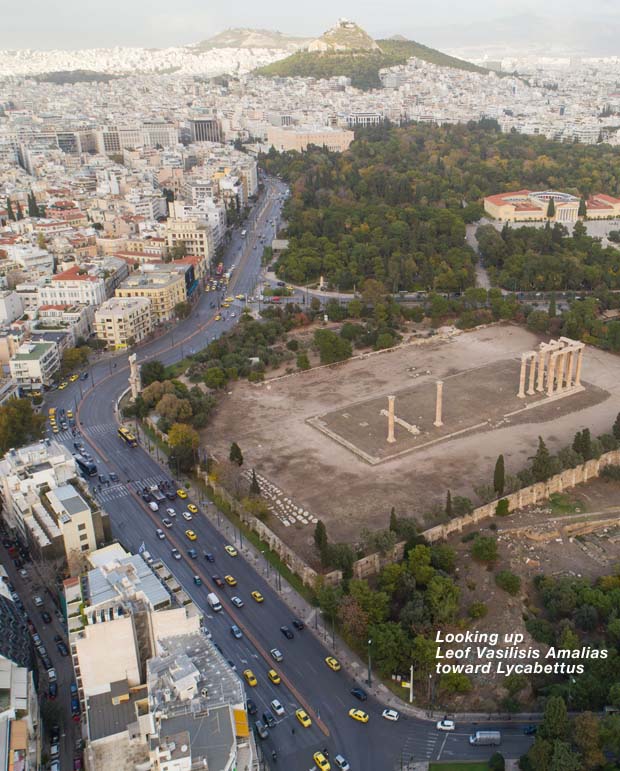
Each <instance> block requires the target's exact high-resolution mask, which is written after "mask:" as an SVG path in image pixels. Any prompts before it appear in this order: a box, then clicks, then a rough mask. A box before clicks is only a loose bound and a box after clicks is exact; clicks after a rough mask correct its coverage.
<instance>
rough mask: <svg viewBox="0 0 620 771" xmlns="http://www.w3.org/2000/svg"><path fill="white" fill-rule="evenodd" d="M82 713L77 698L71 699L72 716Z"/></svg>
mask: <svg viewBox="0 0 620 771" xmlns="http://www.w3.org/2000/svg"><path fill="white" fill-rule="evenodd" d="M79 712H80V701H79V699H78V697H77V696H72V697H71V714H72V715H76V714H79Z"/></svg>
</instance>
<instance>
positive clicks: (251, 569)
mask: <svg viewBox="0 0 620 771" xmlns="http://www.w3.org/2000/svg"><path fill="white" fill-rule="evenodd" d="M265 188H266V189H265V193H264V201H261V202H259V203H258V204H257V205H256V206H255V209H254V212H253V213H252V215H251V218H250V220H249V221H248V222H246V223H245V225H244V227H245V228H246V229H247V231H248V233H247V236H246V238H245V239H243V238H241V236H240V235H239V234H237V233H235V235H233V237H232V239H231V241H230V244H229V246H228V247H227V252H226V257H225V260H224V263H225V266H226V267H227V268H229V267H230V266H231V265H232V264H235V266H236V268H235V271H234V273H233V276H232V278H231V281H230V284H229V287H228V289H227V293H229V294H232V295H234V294H236V293H248V294H250V293H253V292H255V291H256V290H255V287H256V285H257V278H258V275H259V271H260V258H261V254H262V246H261V243H260V236H261V235H262V236H263V237H264V238H265V239H266V241H267V243H269V241H270V239H271V238H272V237H273V234H274V228H275V227H276V223H277V219H278V216H279V208H280V200H279V195H280V194H281V193H282V192H283V190H284V186H283V185H282V184H279V183H277V182H274V181H271V180H269V181H267V183H266V185H265ZM209 297H210V296H209V294H205V293H203V294H202V296H201V297H200V299H199V300H198V302H197V303H196V305H195V306H194V309H193V312H192V314H191V316H190V317H188V318H187V319H185V320H184V321H181V322H180V323H179V324H178V325H176V326H175V328H174V330H171V331H170V332H168V333H167V334H165V335H162V336H161V337H159V338H158V339H156V340H154V341H151V342H149V343H147V344H146V345H144V346H141V347H139V348H138V349H137V353H138V360H139V362H144V361H146V360H148V359H151V358H157V359H159V360H161V361H163V362H164V363H166V364H168V363H171V362H174V361H176V360H178V359H180V358H182V357H183V355H186V354H187V353H189V352H190V351H191V350H199V349H201V348H202V347H204V346H205V345H206V343H207V342H208V341H209V340H210V339H212V338H213V337H217V336H219V335H220V334H221V333H222V332H223V331H224V330H225V329H228V328H230V327H231V326H232V325H233V324H234V323H235V319H234V318H231V317H230V316H229V317H228V318H227V319H226V320H223V321H221V322H215V321H214V320H213V316H214V314H215V313H216V312H217V310H214V309H210V302H212V300H210V299H209ZM241 305H242V304H241V303H240V302H239V301H237V302H236V306H238V308H239V310H240V309H241ZM90 374H91V377H90V379H89V381H85V383H84V385H87V386H88V388H87V390H86V391H85V392H84V391H83V388H82V385H83V384H82V383H81V382H80V381H78V382H76V383H73V384H71V385H70V386H69V387H68V388H67V389H66V390H65V391H62V392H58V391H56V392H54V393H53V394H51V395H50V396H49V397H48V399H47V404H46V406H56V407H65V408H66V409H75V411H76V417H77V424H78V426H79V429H80V431H81V437H82V439H83V440H84V441H85V443H86V444H87V446H88V448H89V449H90V451H91V453H92V455H93V456H94V458H95V462H96V464H97V467H98V471H99V473H105V474H107V473H109V472H110V471H113V472H116V473H117V474H118V476H119V481H118V482H117V483H115V484H113V485H105V486H103V487H102V489H101V490H98V491H97V493H96V494H95V497H96V498H97V500H98V501H99V502H100V503H101V505H102V506H103V507H104V508H105V509H106V510H107V511H108V512H109V514H110V518H111V521H112V532H113V535H114V536H115V537H116V538H118V540H119V541H120V542H121V543H122V544H123V545H124V546H125V547H126V548H128V549H130V550H131V551H133V552H137V551H138V550H139V548H140V547H141V545H144V547H145V548H146V549H147V550H148V551H149V552H150V554H151V555H152V556H153V557H155V558H161V559H162V560H163V561H164V562H166V564H167V565H168V566H169V568H170V569H171V571H172V572H173V574H174V575H175V577H176V578H177V579H178V580H179V581H180V583H181V584H182V585H183V587H184V588H185V589H186V591H187V592H188V593H189V594H190V595H191V596H192V598H193V599H194V600H195V602H196V604H197V605H198V606H199V607H200V608H201V609H202V610H203V613H204V618H205V624H206V626H207V627H208V629H209V631H210V632H211V633H212V635H213V639H214V641H215V642H216V643H217V644H218V645H219V646H220V647H221V649H222V651H223V653H224V655H225V657H226V658H228V659H230V660H231V661H232V662H233V663H234V665H235V666H236V669H237V671H238V672H240V671H241V670H243V669H244V668H246V667H250V668H251V669H252V670H253V671H254V674H255V675H256V677H257V679H258V686H257V687H256V688H249V687H247V688H246V691H247V692H248V694H247V695H248V696H250V697H251V698H253V699H254V700H255V701H256V703H257V705H258V711H259V716H260V714H262V711H263V709H264V708H265V707H266V706H267V705H268V703H269V702H270V701H271V700H272V699H274V698H278V699H279V700H280V701H281V702H282V704H283V706H284V708H285V715H284V716H283V717H282V718H280V719H279V722H278V725H277V726H276V727H275V728H274V729H273V731H272V732H271V736H270V738H269V739H267V740H266V742H264V746H265V748H266V749H267V750H268V752H267V755H268V756H269V755H270V751H271V749H272V748H274V747H275V748H277V751H278V754H279V757H280V758H281V762H280V764H279V766H280V767H282V768H286V769H291V771H297V769H299V771H307V769H308V768H311V767H312V754H313V753H314V752H315V751H316V750H317V749H322V748H327V749H328V750H329V752H330V755H332V756H333V754H336V753H337V752H340V753H342V754H344V755H345V756H346V757H347V759H348V760H349V762H350V763H351V765H352V768H355V769H360V771H361V770H363V769H366V770H367V771H377V769H391V768H398V767H399V764H400V763H401V762H404V761H407V760H408V759H411V758H414V759H416V760H424V759H430V758H442V759H444V758H445V759H453V758H470V757H471V758H480V759H485V758H488V757H489V755H490V754H492V753H491V752H490V751H489V749H488V748H484V747H471V746H470V745H469V743H468V741H467V736H468V735H469V733H470V732H471V730H474V726H471V725H458V730H457V731H456V732H454V733H452V734H443V733H440V732H438V731H437V730H436V729H435V726H434V724H433V723H430V722H427V721H425V720H420V719H414V718H406V717H405V716H403V717H401V719H400V720H399V721H398V722H394V723H391V722H388V721H384V720H383V719H382V718H381V711H382V709H383V705H381V704H379V703H378V702H376V701H375V700H374V699H373V698H369V699H368V701H366V702H364V703H363V704H360V702H358V701H357V700H356V699H355V698H353V697H352V696H351V695H350V690H351V688H353V687H355V686H356V685H357V686H359V685H360V683H356V682H355V681H354V680H353V678H352V677H351V676H350V675H349V674H347V672H345V671H344V670H342V671H340V672H333V671H331V670H330V669H329V668H328V666H327V665H326V664H325V661H324V659H325V657H326V656H328V655H330V654H331V653H332V651H331V650H329V648H326V647H325V646H324V645H323V644H322V643H321V642H320V641H319V639H318V638H317V637H316V636H315V635H314V634H313V633H312V631H311V629H305V630H303V631H302V632H297V631H295V632H294V639H292V640H287V639H286V638H285V637H284V635H283V634H282V633H281V632H280V629H279V628H280V626H281V625H288V626H291V622H292V619H293V613H292V612H291V610H290V609H289V607H288V606H287V605H286V604H285V603H284V601H283V599H282V596H280V594H279V593H278V592H277V591H276V590H275V589H274V588H273V587H272V585H271V584H270V583H269V581H268V580H267V579H268V573H269V570H270V569H269V568H268V566H267V563H266V562H263V561H262V560H261V559H258V560H257V559H256V558H255V554H254V552H253V550H251V549H249V548H248V545H247V544H245V543H243V544H242V539H241V534H240V533H239V532H238V531H236V530H235V528H233V526H232V525H231V524H230V523H227V521H226V520H225V519H224V518H223V517H222V516H221V515H219V514H218V513H217V512H215V510H214V507H213V506H212V504H208V505H207V504H206V503H205V502H200V501H194V503H196V504H199V508H200V510H201V511H200V513H199V514H198V515H196V516H194V518H193V519H192V521H191V522H185V521H184V520H183V518H182V517H181V512H182V511H183V510H185V505H184V504H186V503H188V502H189V501H185V502H184V501H181V500H179V499H177V500H176V501H174V503H173V504H172V507H173V508H174V509H175V511H176V512H177V516H176V517H175V518H174V524H173V526H172V527H171V528H170V529H168V530H166V531H165V532H166V539H165V540H160V539H159V538H158V537H157V536H156V533H155V530H156V528H157V527H161V519H162V517H163V516H166V515H165V513H164V511H160V512H152V511H151V510H150V509H149V508H148V507H147V506H146V504H144V503H143V501H142V500H141V499H140V497H139V495H138V494H137V490H138V489H139V488H140V487H142V486H144V485H145V484H147V485H149V484H153V483H156V482H157V481H159V480H161V479H164V478H166V479H167V478H170V475H169V473H168V472H167V471H166V470H165V469H164V468H163V467H162V466H160V465H159V464H158V463H157V461H156V460H155V459H153V458H152V457H151V456H149V454H148V453H147V452H146V451H145V449H143V447H141V446H139V447H137V448H133V449H132V448H129V447H127V446H126V445H125V444H124V443H123V442H122V440H121V439H120V438H119V437H118V435H117V432H116V430H117V422H116V419H115V405H116V401H117V399H118V398H119V396H120V395H121V394H122V393H123V392H124V391H125V390H126V389H127V386H128V381H127V376H128V367H127V365H126V358H125V357H124V356H123V357H120V356H119V357H115V358H114V359H108V358H102V359H101V360H100V361H99V362H97V363H96V364H94V365H93V366H92V367H91V369H90ZM56 438H57V439H59V440H60V441H62V442H64V443H65V445H66V446H67V447H68V448H69V449H70V450H71V451H73V446H72V442H73V437H72V436H71V433H70V432H69V431H65V432H61V433H60V434H58V435H57V437H56ZM91 481H92V482H93V485H94V486H97V487H99V486H100V485H99V484H98V482H97V478H96V477H93V478H92V480H91ZM166 505H167V504H162V506H163V508H165V507H166ZM205 510H208V511H209V515H208V516H206V515H205ZM218 523H219V525H218ZM186 528H191V529H193V530H194V531H195V532H196V534H197V536H198V539H197V541H196V542H193V543H190V541H189V540H187V538H186V536H185V535H184V530H185V529H186ZM226 543H232V544H234V545H235V546H236V547H237V548H238V549H239V552H240V554H239V556H238V557H235V558H233V557H230V556H228V555H227V554H226V552H225V551H224V545H225V544H226ZM190 546H193V547H195V548H196V549H197V552H198V559H196V560H192V559H191V558H190V557H189V556H188V555H187V549H188V548H189V547H190ZM173 547H176V548H178V549H179V551H180V552H181V554H182V559H181V560H179V561H177V560H174V559H173V558H172V556H171V549H172V548H173ZM204 550H206V551H210V552H213V553H214V555H215V563H209V562H207V561H206V560H205V558H204V556H203V551H204ZM228 573H231V574H232V575H233V576H235V578H236V579H237V581H238V586H235V587H234V589H233V588H231V587H228V586H226V587H222V588H216V587H215V585H214V582H213V579H212V576H213V575H219V576H221V577H223V576H224V575H225V574H228ZM194 575H198V576H200V578H201V579H202V582H203V583H202V586H200V587H198V586H196V585H195V584H194V581H193V576H194ZM282 583H284V582H282ZM283 588H284V590H285V591H284V592H283V594H288V592H287V591H286V587H283ZM214 589H215V590H216V593H217V594H218V596H219V597H220V598H221V599H223V604H224V612H223V613H218V614H212V613H211V612H210V610H209V606H208V605H207V603H206V596H207V593H208V592H209V591H213V590H214ZM255 590H257V591H259V592H261V594H262V595H263V596H264V598H265V601H264V602H263V603H260V604H259V603H257V602H255V601H254V600H253V599H252V597H251V596H250V593H251V592H252V591H255ZM232 595H238V596H240V597H241V598H242V600H243V601H244V603H245V605H244V607H242V608H235V607H234V606H233V605H232V604H231V603H230V597H231V596H232ZM302 620H303V621H305V622H306V623H307V624H312V623H313V622H314V620H315V615H314V614H313V613H312V614H309V615H308V617H307V618H304V619H302ZM233 623H235V624H237V625H238V626H239V627H240V629H241V630H242V632H243V634H244V637H243V638H242V639H241V640H236V639H234V638H233V637H232V635H231V633H230V625H231V624H233ZM274 647H278V648H279V650H280V651H281V652H282V654H283V661H282V662H281V663H278V664H276V663H275V662H274V661H273V659H272V657H271V655H270V652H269V651H270V649H272V648H274ZM336 655H338V652H337V651H336ZM272 666H273V667H274V668H275V669H276V670H277V671H278V672H279V673H280V674H281V676H282V684H281V685H277V686H276V685H273V684H272V683H270V681H269V680H268V678H267V670H268V669H269V668H271V667H272ZM299 706H302V707H303V708H304V709H306V711H307V712H308V713H309V714H310V716H311V717H312V719H313V725H312V726H311V727H310V728H308V729H304V728H302V726H301V725H300V724H299V722H298V721H297V720H296V718H295V716H294V710H295V708H297V707H299ZM352 707H361V708H363V709H364V710H365V711H366V712H368V714H369V715H370V721H369V723H368V724H361V723H357V722H355V721H354V720H352V719H351V718H350V717H349V716H348V714H347V713H348V711H349V709H351V708H352ZM257 717H258V716H257ZM485 727H496V724H492V723H489V725H488V726H487V725H485ZM504 740H505V741H504V745H503V751H504V753H505V754H506V755H507V756H508V757H517V756H518V755H520V754H521V753H522V752H523V751H524V750H525V749H526V748H527V747H528V746H529V744H530V742H531V740H530V739H529V738H528V737H525V736H523V734H522V732H521V730H520V728H519V727H518V726H514V727H508V728H506V729H505V730H504Z"/></svg>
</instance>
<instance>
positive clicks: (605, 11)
mask: <svg viewBox="0 0 620 771" xmlns="http://www.w3.org/2000/svg"><path fill="white" fill-rule="evenodd" d="M244 6H247V9H246V8H244ZM13 8H15V6H13ZM19 9H20V11H21V13H19V14H15V13H12V14H9V15H7V16H5V17H4V18H3V20H2V22H3V23H2V25H1V26H0V49H5V50H6V49H9V50H15V49H24V48H31V49H48V50H49V49H80V48H111V47H115V46H119V47H128V46H131V47H146V48H166V47H172V46H179V45H186V44H190V43H196V42H199V41H200V40H204V39H205V38H209V37H212V36H214V35H216V34H218V33H219V32H222V31H223V30H225V29H228V28H231V27H249V28H254V29H268V30H278V31H280V32H283V33H286V34H289V35H295V36H300V37H317V36H319V35H320V34H322V33H323V32H324V31H325V30H326V29H328V28H329V27H331V26H333V24H335V22H336V21H337V19H338V17H340V16H345V17H347V18H350V19H352V20H353V21H355V22H357V23H358V24H359V25H360V26H362V27H363V28H364V29H365V30H366V31H367V32H368V33H369V34H371V35H372V37H374V38H382V37H389V36H391V35H395V34H401V35H405V36H406V37H409V38H411V39H414V40H417V41H418V42H420V43H426V44H427V45H432V46H435V47H442V46H444V47H445V46H449V47H459V48H467V47H472V48H476V47H478V46H480V47H485V46H486V47H489V46H491V47H500V48H501V47H502V46H503V47H512V46H515V45H517V46H519V47H524V46H525V47H533V48H536V47H539V46H544V47H545V48H546V49H548V50H551V49H553V46H554V44H555V45H556V46H559V47H560V48H567V49H569V50H571V51H574V52H575V53H593V52H596V51H597V50H600V55H607V56H609V55H614V54H618V55H620V43H617V42H616V41H618V40H620V34H619V33H620V11H619V10H618V9H617V6H616V4H615V2H614V0H599V2H598V3H597V4H596V8H595V9H584V6H583V3H581V2H578V0H548V1H547V3H546V4H545V5H544V8H542V9H541V6H540V4H539V3H537V2H534V1H533V0H524V2H522V3H521V4H520V5H519V6H518V7H517V13H515V5H514V4H513V3H508V2H507V1H506V0H496V2H495V3H493V6H492V8H489V4H488V3H485V2H482V0H470V2H469V3H468V4H467V5H466V6H464V5H463V4H462V3H460V2H455V0H443V2H440V3H435V4H433V5H432V7H429V6H428V4H426V3H421V2H415V0H414V3H413V4H412V3H411V2H409V1H408V0H388V2H387V5H386V4H385V3H384V4H382V5H381V6H380V7H377V6H375V5H373V6H372V7H370V8H367V7H362V6H360V5H359V3H356V2H352V0H343V2H341V3H340V4H339V5H338V6H337V7H336V8H335V7H334V6H333V4H332V3H328V2H326V0H318V1H317V2H315V3H314V4H313V6H312V9H313V12H312V16H311V17H309V16H305V17H300V16H299V14H298V13H296V12H295V10H294V8H293V7H292V5H291V4H290V3H284V2H283V1H282V0H264V2H263V3H261V5H260V7H257V6H256V5H255V4H252V5H250V4H249V3H246V2H243V0H241V3H240V4H237V5H235V6H234V8H233V7H231V6H228V7H218V8H210V9H208V10H205V8H204V6H203V5H202V4H201V3H200V2H199V1H198V0H180V1H179V2H178V4H177V5H176V7H175V8H174V9H172V8H171V6H170V3H169V0H166V2H163V0H152V2H148V3H147V2H146V0H132V2H131V3H122V4H121V3H120V2H119V0H110V2H108V3H107V4H105V5H97V6H96V7H95V8H93V9H89V10H88V15H86V14H85V13H84V5H83V3H78V2H77V1H76V0H65V2H64V3H63V6H62V13H59V12H58V9H57V7H54V6H51V5H50V4H49V3H47V2H43V0H24V2H22V3H21V5H20V6H19ZM551 18H553V22H554V23H553V26H552V27H549V25H548V24H547V23H546V22H547V21H548V20H549V19H551ZM550 29H552V30H553V32H552V34H551V35H550V34H549V30H550Z"/></svg>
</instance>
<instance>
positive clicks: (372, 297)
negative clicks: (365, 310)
mask: <svg viewBox="0 0 620 771" xmlns="http://www.w3.org/2000/svg"><path fill="white" fill-rule="evenodd" d="M385 295H386V290H385V286H384V285H383V284H382V283H381V282H380V281H377V280H376V279H374V278H367V279H366V281H364V285H363V287H362V300H363V302H364V304H365V305H370V306H371V307H372V308H374V307H375V306H376V305H378V304H379V303H380V302H381V301H382V300H383V298H384V297H385Z"/></svg>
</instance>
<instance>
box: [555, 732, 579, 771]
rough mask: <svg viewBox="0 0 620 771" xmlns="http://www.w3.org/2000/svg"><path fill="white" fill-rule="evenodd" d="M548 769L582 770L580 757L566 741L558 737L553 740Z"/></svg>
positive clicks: (556, 770) (558, 770) (562, 770)
mask: <svg viewBox="0 0 620 771" xmlns="http://www.w3.org/2000/svg"><path fill="white" fill-rule="evenodd" d="M549 771H583V766H582V765H581V758H580V757H579V755H577V753H576V752H573V750H572V748H571V746H570V744H569V743H568V742H565V741H561V740H560V739H556V740H555V741H554V742H553V747H552V751H551V761H550V763H549Z"/></svg>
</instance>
